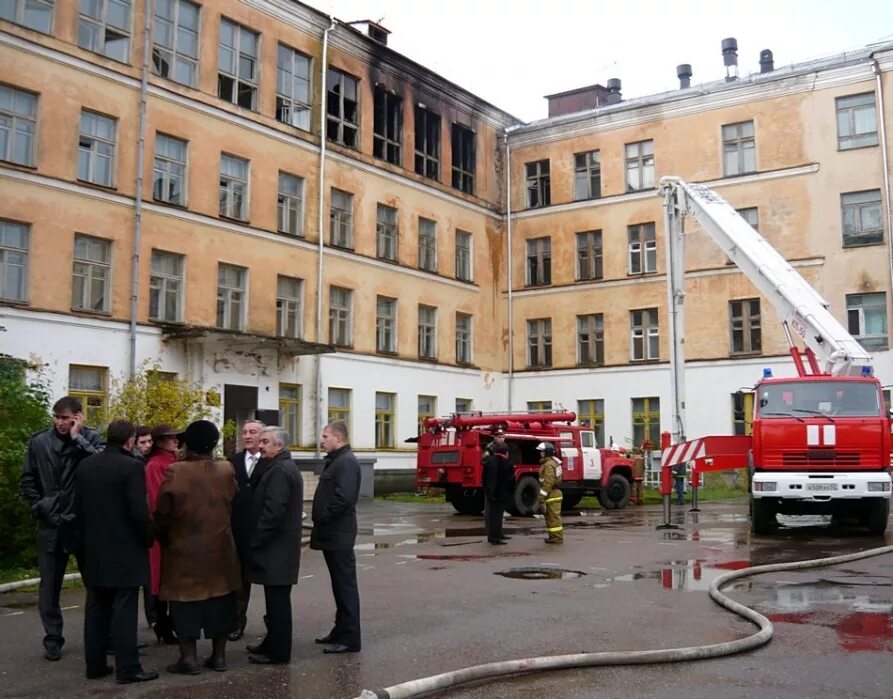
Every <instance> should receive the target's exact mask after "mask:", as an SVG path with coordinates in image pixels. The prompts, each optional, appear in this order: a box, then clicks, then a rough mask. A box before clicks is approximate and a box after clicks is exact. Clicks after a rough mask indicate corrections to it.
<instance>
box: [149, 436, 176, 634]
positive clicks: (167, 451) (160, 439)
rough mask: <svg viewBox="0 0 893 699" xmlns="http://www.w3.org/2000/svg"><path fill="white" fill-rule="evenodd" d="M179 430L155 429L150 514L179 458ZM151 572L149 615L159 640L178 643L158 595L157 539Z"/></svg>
mask: <svg viewBox="0 0 893 699" xmlns="http://www.w3.org/2000/svg"><path fill="white" fill-rule="evenodd" d="M179 434H180V430H177V429H174V428H173V427H171V426H170V425H158V426H157V427H155V429H153V430H152V451H151V452H150V454H149V459H148V461H146V495H147V496H148V499H149V514H151V515H152V516H153V517H154V516H155V505H156V503H157V501H158V489H159V488H160V487H161V481H163V480H164V473H165V471H167V468H168V466H170V465H171V464H172V463H174V462H176V461H178V460H179V458H180V439H179V437H178V435H179ZM149 572H150V574H151V584H150V586H149V595H148V596H147V597H146V599H145V600H144V602H145V606H146V617H147V618H148V619H149V623H150V624H152V628H153V629H154V630H155V635H156V636H157V637H158V640H159V641H163V642H164V643H171V644H173V643H176V642H177V635H176V634H175V633H174V626H173V623H172V621H171V615H170V610H169V609H168V604H167V602H165V601H163V600H160V599H158V589H159V587H160V585H161V544H159V543H158V542H157V541H156V542H155V543H154V544H153V545H152V548H151V550H150V551H149Z"/></svg>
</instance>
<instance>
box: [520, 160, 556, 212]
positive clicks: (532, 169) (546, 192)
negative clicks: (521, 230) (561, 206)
mask: <svg viewBox="0 0 893 699" xmlns="http://www.w3.org/2000/svg"><path fill="white" fill-rule="evenodd" d="M524 170H525V172H526V175H527V208H528V209H536V208H538V207H541V206H549V205H550V204H551V203H552V184H551V182H552V180H551V177H550V176H549V161H548V160H537V161H536V162H533V163H527V164H526V165H525V166H524Z"/></svg>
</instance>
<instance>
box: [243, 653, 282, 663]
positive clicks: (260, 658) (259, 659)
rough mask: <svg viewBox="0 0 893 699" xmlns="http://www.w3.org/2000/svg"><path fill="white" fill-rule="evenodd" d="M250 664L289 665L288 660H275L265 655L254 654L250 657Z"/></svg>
mask: <svg viewBox="0 0 893 699" xmlns="http://www.w3.org/2000/svg"><path fill="white" fill-rule="evenodd" d="M248 662H249V663H255V664H257V665H287V664H288V662H289V661H288V660H273V658H271V657H270V656H269V655H265V654H263V653H252V654H251V655H249V656H248Z"/></svg>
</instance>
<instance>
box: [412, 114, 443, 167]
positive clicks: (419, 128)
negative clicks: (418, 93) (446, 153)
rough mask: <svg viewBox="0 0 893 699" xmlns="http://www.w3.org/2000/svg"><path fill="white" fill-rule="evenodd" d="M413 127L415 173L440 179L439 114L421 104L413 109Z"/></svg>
mask: <svg viewBox="0 0 893 699" xmlns="http://www.w3.org/2000/svg"><path fill="white" fill-rule="evenodd" d="M413 115H414V119H413V124H414V127H415V150H414V155H415V173H416V174H417V175H421V176H422V177H427V178H428V179H431V180H437V181H439V180H440V142H441V133H440V128H441V127H440V114H438V113H437V112H433V111H431V110H430V109H428V108H427V107H423V106H422V105H421V104H417V105H415V107H414V109H413Z"/></svg>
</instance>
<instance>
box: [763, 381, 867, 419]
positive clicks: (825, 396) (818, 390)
mask: <svg viewBox="0 0 893 699" xmlns="http://www.w3.org/2000/svg"><path fill="white" fill-rule="evenodd" d="M759 394H760V400H759V408H758V410H759V414H760V417H763V418H767V419H771V418H776V417H795V418H803V417H808V416H809V415H826V416H832V417H833V416H841V417H877V416H879V415H880V414H881V406H880V399H879V395H878V390H877V387H876V386H874V385H873V384H870V383H856V382H850V381H798V382H792V383H773V384H767V385H764V386H762V387H760V391H759Z"/></svg>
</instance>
